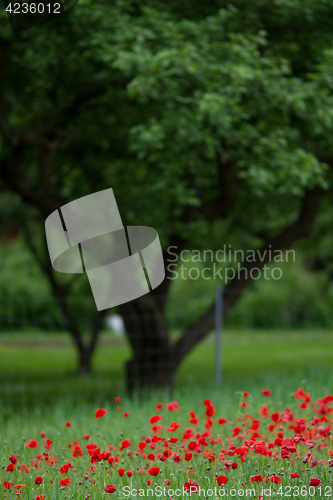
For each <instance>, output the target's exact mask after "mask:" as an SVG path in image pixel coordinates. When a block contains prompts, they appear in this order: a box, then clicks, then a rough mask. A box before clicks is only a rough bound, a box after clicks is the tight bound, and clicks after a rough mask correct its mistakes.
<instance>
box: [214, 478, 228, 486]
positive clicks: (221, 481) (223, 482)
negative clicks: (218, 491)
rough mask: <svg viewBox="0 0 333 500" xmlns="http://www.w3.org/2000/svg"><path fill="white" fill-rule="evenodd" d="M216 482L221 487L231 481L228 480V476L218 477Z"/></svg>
mask: <svg viewBox="0 0 333 500" xmlns="http://www.w3.org/2000/svg"><path fill="white" fill-rule="evenodd" d="M216 481H217V482H218V483H219V486H221V484H225V483H226V482H227V481H229V478H227V477H226V476H218V477H217V478H216Z"/></svg>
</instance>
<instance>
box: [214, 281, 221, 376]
mask: <svg viewBox="0 0 333 500" xmlns="http://www.w3.org/2000/svg"><path fill="white" fill-rule="evenodd" d="M222 326H223V290H222V287H221V286H220V285H217V287H216V290H215V383H216V385H221V383H222V349H221V347H222Z"/></svg>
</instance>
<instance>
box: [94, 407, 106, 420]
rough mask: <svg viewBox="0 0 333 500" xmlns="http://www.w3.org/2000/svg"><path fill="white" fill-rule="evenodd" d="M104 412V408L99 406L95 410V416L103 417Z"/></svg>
mask: <svg viewBox="0 0 333 500" xmlns="http://www.w3.org/2000/svg"><path fill="white" fill-rule="evenodd" d="M105 414H106V410H104V408H99V409H98V410H96V411H95V418H101V417H104V415H105Z"/></svg>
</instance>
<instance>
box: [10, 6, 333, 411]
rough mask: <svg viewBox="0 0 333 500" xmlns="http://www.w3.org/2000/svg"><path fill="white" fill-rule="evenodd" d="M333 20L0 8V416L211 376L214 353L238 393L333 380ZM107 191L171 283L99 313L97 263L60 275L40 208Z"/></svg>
mask: <svg viewBox="0 0 333 500" xmlns="http://www.w3.org/2000/svg"><path fill="white" fill-rule="evenodd" d="M332 14H333V0H302V2H300V1H298V0H269V1H266V0H252V1H251V2H250V1H247V0H235V1H232V2H229V1H224V0H215V1H211V2H209V3H208V4H207V5H205V4H203V3H202V2H197V1H193V0H192V1H191V2H189V1H186V0H183V1H181V2H179V1H177V2H176V1H172V0H171V1H169V2H167V3H166V2H161V1H157V0H145V1H143V2H136V1H129V0H120V1H114V2H109V1H103V0H98V1H94V2H92V1H91V0H80V2H79V4H78V5H77V6H76V7H75V8H73V9H72V10H71V11H70V12H69V13H67V14H66V15H64V16H61V18H59V19H58V20H57V19H56V20H53V21H52V22H49V23H46V24H42V25H40V26H37V27H35V28H31V29H26V30H23V31H20V32H18V33H15V34H13V33H12V31H11V27H10V24H9V22H8V19H7V17H6V12H5V11H4V10H3V11H0V50H1V54H0V189H1V192H0V400H1V403H2V405H3V406H4V407H5V408H19V409H20V410H22V411H28V410H29V408H30V407H32V406H33V405H35V404H36V401H37V402H38V403H39V404H41V405H42V404H52V403H54V402H55V401H57V400H59V398H71V400H77V401H79V400H84V401H88V400H89V401H102V400H105V399H109V398H111V397H114V396H115V395H117V393H119V392H122V391H123V392H124V391H125V390H126V391H127V392H128V393H130V394H133V393H135V392H136V391H138V390H139V391H145V390H147V389H150V388H158V389H163V390H164V389H167V390H168V391H171V390H172V389H173V388H175V389H176V391H182V390H188V389H190V388H191V387H193V384H195V385H197V386H198V385H199V386H200V385H201V386H203V387H210V386H213V385H214V383H215V382H214V381H215V376H216V374H215V370H216V363H219V362H220V363H221V364H222V373H223V380H222V385H223V384H225V385H228V386H230V387H233V386H234V387H236V388H239V387H241V388H244V385H246V383H247V381H249V380H251V381H258V382H260V381H261V380H263V377H264V376H266V375H267V374H271V375H272V376H273V375H275V376H277V377H281V376H284V377H289V376H290V375H291V374H293V376H295V377H296V378H297V380H299V381H301V380H303V379H308V378H311V377H319V378H320V380H321V379H322V380H324V379H325V377H326V376H329V374H330V372H331V366H332V362H333V350H332V347H333V339H332V335H331V332H332V327H333V307H332V306H333V287H332V280H333V259H332V243H333V238H332V228H333V204H332V200H333V197H332V170H333V139H332V137H333V135H332V130H333V106H332V104H333V94H332V90H333V66H332V57H333V42H332V40H333V39H332V33H333V15H332ZM107 188H112V189H113V191H114V194H115V197H116V200H117V203H118V208H119V211H120V214H121V216H122V221H123V223H124V225H146V226H151V227H154V228H155V229H156V230H157V231H158V234H159V236H160V240H161V244H162V248H163V251H164V258H165V264H166V279H165V280H164V282H163V283H162V284H161V285H160V286H159V287H158V288H157V289H155V290H153V292H151V293H150V294H148V295H146V296H144V297H142V298H140V299H137V300H135V301H133V302H131V303H127V304H123V305H122V306H119V307H117V308H112V309H109V310H105V311H100V312H98V311H97V309H96V306H95V303H94V299H93V296H92V293H91V290H90V286H89V282H88V280H87V276H86V275H71V274H60V273H58V272H56V271H54V270H53V269H52V266H51V262H50V259H49V255H48V251H47V246H46V240H45V219H46V218H47V217H48V215H49V214H50V213H51V212H53V211H54V210H56V209H58V208H60V207H61V206H62V205H64V204H66V203H68V202H69V201H72V200H74V199H77V198H80V197H82V196H86V195H88V194H91V193H94V192H97V191H100V190H103V189H107ZM223 248H228V249H232V251H235V250H239V252H238V253H237V257H235V258H233V256H232V257H231V258H230V257H228V256H227V257H226V258H225V259H224V260H223V261H222V262H221V259H220V256H221V254H219V253H218V252H219V251H221V250H222V249H223ZM170 249H172V252H173V253H172V257H171V254H170ZM288 249H289V250H290V249H291V250H293V253H292V254H289V259H287V258H286V250H288ZM184 251H187V252H186V253H184ZM205 251H206V254H205ZM207 251H209V252H210V253H209V254H207ZM241 251H242V252H243V256H246V255H250V253H251V252H252V253H253V254H254V253H255V252H259V253H255V258H252V259H246V258H244V259H243V260H242V258H241V257H242V252H241ZM182 252H183V253H182ZM246 252H248V253H246ZM274 252H275V253H274ZM205 255H206V260H205V257H204V256H205ZM207 255H208V257H207ZM291 255H292V256H293V257H292V258H291ZM277 256H279V257H277ZM170 264H172V265H171V266H170ZM181 266H184V267H185V270H184V269H183V270H182V269H181ZM214 266H216V267H214ZM238 266H240V267H242V268H243V271H242V272H241V273H239V272H236V271H237V269H238ZM264 266H267V267H268V268H269V269H270V271H269V272H268V274H267V275H268V276H269V278H267V277H265V275H264ZM207 267H208V268H209V270H208V271H206V274H205V272H204V269H205V268H207ZM216 268H218V269H220V270H221V273H220V274H218V273H215V274H214V269H216ZM226 268H228V269H229V271H230V269H234V270H235V273H233V272H229V273H227V275H226V274H225V269H226ZM274 268H278V270H279V271H277V272H276V274H275V277H272V275H271V270H272V269H274ZM191 270H192V271H191ZM253 271H255V272H253ZM221 276H222V278H221ZM217 287H221V289H222V290H223V291H222V303H221V307H220V306H219V307H218V308H217V307H216V291H217V290H219V288H217ZM220 320H221V325H220ZM216 324H217V325H218V328H217V329H218V331H217V332H216ZM216 333H217V334H218V335H219V337H217V336H216ZM216 348H218V350H219V352H218V353H216ZM245 388H246V387H245Z"/></svg>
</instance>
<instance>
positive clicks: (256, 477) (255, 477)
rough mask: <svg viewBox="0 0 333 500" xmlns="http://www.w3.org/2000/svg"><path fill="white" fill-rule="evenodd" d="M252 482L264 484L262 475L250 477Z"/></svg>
mask: <svg viewBox="0 0 333 500" xmlns="http://www.w3.org/2000/svg"><path fill="white" fill-rule="evenodd" d="M250 481H251V483H255V482H257V483H262V475H261V474H256V475H255V476H250Z"/></svg>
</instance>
